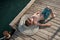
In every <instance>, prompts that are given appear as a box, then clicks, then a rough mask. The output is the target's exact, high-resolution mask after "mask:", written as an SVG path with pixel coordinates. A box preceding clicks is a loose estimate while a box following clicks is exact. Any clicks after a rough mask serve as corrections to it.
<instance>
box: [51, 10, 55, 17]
mask: <svg viewBox="0 0 60 40" xmlns="http://www.w3.org/2000/svg"><path fill="white" fill-rule="evenodd" d="M54 17H55V14H54V13H53V12H52V10H51V18H54Z"/></svg>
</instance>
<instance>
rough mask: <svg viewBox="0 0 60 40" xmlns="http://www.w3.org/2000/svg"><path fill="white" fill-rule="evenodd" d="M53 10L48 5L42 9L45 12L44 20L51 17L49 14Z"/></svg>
mask: <svg viewBox="0 0 60 40" xmlns="http://www.w3.org/2000/svg"><path fill="white" fill-rule="evenodd" d="M51 12H52V10H51V9H49V8H48V7H46V8H45V9H44V10H43V11H42V14H43V16H44V20H46V19H47V18H48V17H49V15H50V14H51Z"/></svg>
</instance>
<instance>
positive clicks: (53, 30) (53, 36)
mask: <svg viewBox="0 0 60 40" xmlns="http://www.w3.org/2000/svg"><path fill="white" fill-rule="evenodd" d="M48 5H49V6H51V8H52V10H53V12H55V15H56V17H55V18H54V19H52V20H50V21H49V23H51V24H52V26H51V27H45V28H43V27H42V28H40V30H39V31H38V32H37V33H36V34H35V35H33V36H25V35H23V34H21V33H20V32H19V31H18V30H17V31H16V32H15V33H14V35H13V36H12V38H11V39H10V40H60V0H36V1H35V2H34V4H33V5H32V6H31V8H30V9H29V10H28V11H27V12H26V13H27V14H28V15H29V14H31V15H32V14H33V13H35V12H37V11H38V10H40V11H42V10H43V9H44V8H45V7H46V6H48Z"/></svg>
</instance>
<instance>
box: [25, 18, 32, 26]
mask: <svg viewBox="0 0 60 40" xmlns="http://www.w3.org/2000/svg"><path fill="white" fill-rule="evenodd" d="M31 21H32V19H30V18H28V19H27V20H26V21H25V25H26V26H29V25H31V24H32V23H33V22H31Z"/></svg>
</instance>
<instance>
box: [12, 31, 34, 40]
mask: <svg viewBox="0 0 60 40" xmlns="http://www.w3.org/2000/svg"><path fill="white" fill-rule="evenodd" d="M11 39H14V40H17V39H18V40H19V39H20V40H33V39H32V38H30V37H29V36H26V35H23V34H22V33H20V32H19V31H15V33H14V34H13V36H12V38H11Z"/></svg>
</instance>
